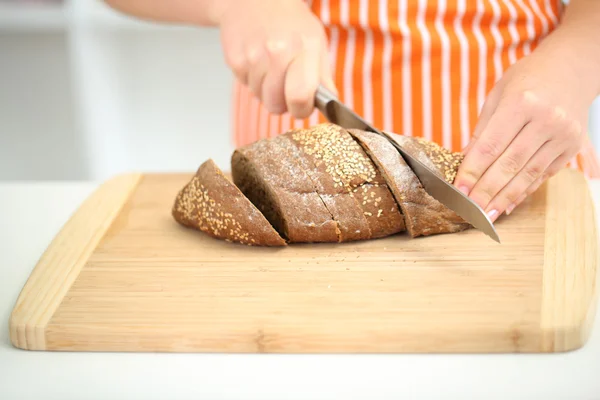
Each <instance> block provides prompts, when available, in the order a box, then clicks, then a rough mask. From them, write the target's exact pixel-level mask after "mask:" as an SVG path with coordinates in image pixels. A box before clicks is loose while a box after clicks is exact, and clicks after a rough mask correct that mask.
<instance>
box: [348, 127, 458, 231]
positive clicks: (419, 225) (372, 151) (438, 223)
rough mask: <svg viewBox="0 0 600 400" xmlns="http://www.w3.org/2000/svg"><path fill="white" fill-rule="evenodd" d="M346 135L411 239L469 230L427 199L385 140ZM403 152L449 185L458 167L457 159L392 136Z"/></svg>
mask: <svg viewBox="0 0 600 400" xmlns="http://www.w3.org/2000/svg"><path fill="white" fill-rule="evenodd" d="M350 134H351V135H352V136H353V137H354V138H355V139H356V140H357V141H358V142H359V143H360V144H361V146H362V147H363V148H364V149H365V151H366V152H367V153H368V154H369V156H370V157H371V159H372V160H373V162H374V163H375V164H376V165H377V168H378V169H379V171H380V172H381V173H382V174H383V176H384V178H385V180H386V182H387V183H388V186H389V187H390V188H391V190H392V192H393V194H394V197H395V198H396V201H397V202H398V204H400V207H401V209H402V213H403V214H404V221H405V223H406V228H407V229H408V232H409V233H410V235H411V237H413V238H414V237H418V236H427V235H433V234H440V233H453V232H459V231H462V230H465V229H468V228H469V227H470V225H469V224H467V223H466V222H465V221H464V220H463V219H462V218H460V217H459V216H458V215H457V214H456V213H455V212H454V211H452V210H450V209H449V208H447V207H446V206H444V205H442V204H441V203H440V202H438V201H437V200H435V199H434V198H433V197H431V196H430V195H429V194H428V193H427V192H426V191H425V189H424V188H423V186H422V185H421V182H420V181H419V179H418V178H417V176H416V175H415V174H414V172H413V171H412V169H411V168H410V167H409V166H408V164H406V162H405V161H404V159H403V158H402V156H401V155H400V153H399V152H398V151H397V150H396V149H395V148H394V146H392V144H391V143H389V142H388V141H387V140H386V139H385V138H383V137H381V136H379V135H377V134H375V133H371V132H364V131H359V130H351V131H350ZM393 138H394V139H395V140H398V142H399V143H400V144H401V145H403V148H406V151H407V152H410V154H411V155H413V156H415V157H417V158H418V159H419V160H420V161H422V162H424V163H426V164H427V165H428V166H430V167H431V168H432V169H434V170H435V171H436V172H438V173H439V174H440V176H443V177H444V178H446V180H447V181H448V182H450V183H452V181H453V180H454V177H455V176H456V170H457V169H458V166H459V165H460V161H461V158H460V156H459V155H456V154H452V153H450V152H449V151H448V150H446V149H443V148H441V147H439V146H437V147H435V146H434V144H432V143H431V142H427V141H423V140H416V139H412V138H410V139H405V137H403V136H399V135H393Z"/></svg>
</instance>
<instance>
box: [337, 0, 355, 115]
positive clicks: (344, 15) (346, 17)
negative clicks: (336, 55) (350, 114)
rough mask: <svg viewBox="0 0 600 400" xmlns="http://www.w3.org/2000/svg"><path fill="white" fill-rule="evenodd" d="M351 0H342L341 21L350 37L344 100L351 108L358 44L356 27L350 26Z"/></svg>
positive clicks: (345, 67)
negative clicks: (355, 54)
mask: <svg viewBox="0 0 600 400" xmlns="http://www.w3.org/2000/svg"><path fill="white" fill-rule="evenodd" d="M349 1H350V0H342V1H341V2H340V22H341V25H342V26H344V27H348V28H347V29H348V38H347V40H346V57H345V60H344V83H343V85H344V98H343V99H342V101H343V102H344V103H345V104H346V105H347V106H348V107H350V108H353V107H354V93H353V92H354V91H353V90H352V89H353V87H352V72H353V71H354V51H355V46H356V29H355V28H354V27H350V26H349V25H350V23H349V21H350V9H349V4H348V3H349Z"/></svg>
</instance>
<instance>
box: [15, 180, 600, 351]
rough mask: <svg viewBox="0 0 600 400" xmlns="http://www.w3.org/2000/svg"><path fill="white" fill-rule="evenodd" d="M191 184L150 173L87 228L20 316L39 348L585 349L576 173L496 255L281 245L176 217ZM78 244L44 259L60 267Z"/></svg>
mask: <svg viewBox="0 0 600 400" xmlns="http://www.w3.org/2000/svg"><path fill="white" fill-rule="evenodd" d="M190 177H191V174H190V175H187V174H183V175H171V174H165V175H145V176H144V177H143V179H141V181H140V182H139V184H138V185H137V187H136V189H135V192H134V193H133V194H132V195H131V196H129V197H127V196H123V199H125V198H128V200H127V202H126V204H125V205H124V206H123V207H119V206H115V209H120V211H119V212H118V216H117V217H116V218H114V221H113V222H112V224H111V226H110V229H108V230H106V224H100V223H99V221H98V220H94V221H91V220H90V222H89V225H87V228H90V226H91V225H93V223H97V224H98V225H97V226H98V227H100V228H98V230H100V231H102V232H103V233H102V234H103V237H102V240H100V241H99V242H98V243H97V245H96V246H95V249H94V250H93V251H91V254H89V253H86V255H85V257H84V256H82V257H81V259H82V261H83V267H80V271H79V274H78V275H77V277H76V279H75V280H74V282H72V284H71V282H66V283H67V284H66V285H65V287H63V288H62V289H61V290H62V291H61V292H60V293H59V294H57V295H56V296H54V297H53V298H58V297H61V293H62V294H64V295H63V296H62V297H61V299H60V304H58V307H54V309H55V310H54V312H53V313H52V314H51V317H50V318H49V319H45V320H43V321H41V320H39V319H35V318H30V317H29V316H25V315H24V314H23V311H24V310H25V309H23V307H21V311H20V315H21V317H20V319H19V324H20V326H21V327H22V328H21V329H31V327H32V326H34V325H35V326H37V327H38V332H39V334H40V335H41V336H43V340H44V341H45V348H46V349H47V350H60V351H164V352H243V353H282V352H285V353H432V352H433V353H456V352H463V353H464V352H469V353H499V352H555V351H565V350H569V349H572V348H576V347H578V346H581V345H583V344H584V343H585V339H586V335H587V330H588V329H589V324H590V323H591V321H592V320H593V317H594V311H593V305H594V304H595V299H594V295H595V293H596V284H595V277H596V272H595V271H596V266H597V254H596V253H597V250H596V248H595V247H594V245H593V243H596V231H595V225H593V224H594V219H593V204H592V203H591V200H590V197H589V193H588V192H587V184H586V182H585V180H584V178H583V177H582V176H581V175H579V174H578V173H575V174H573V173H572V172H570V171H565V172H561V173H560V174H559V175H557V176H556V177H555V178H553V179H552V180H551V181H550V183H548V184H546V185H544V186H543V187H542V188H541V189H540V190H539V191H538V192H537V193H535V194H534V195H533V196H532V197H530V198H529V199H528V200H526V201H525V202H524V203H523V204H522V205H521V206H520V207H519V208H518V209H517V210H516V211H515V212H514V213H513V214H511V216H510V217H502V218H501V219H500V220H499V221H498V222H497V230H498V233H499V235H500V237H501V239H502V244H501V245H499V244H497V243H495V242H494V241H492V240H490V239H489V238H488V237H487V236H485V235H484V234H482V233H480V232H478V231H475V230H470V231H466V232H461V233H457V234H450V235H438V236H432V237H424V238H417V239H410V238H409V237H408V235H406V234H405V233H404V234H400V235H396V236H393V237H390V238H385V239H379V240H372V241H363V242H354V243H344V244H314V245H293V246H288V247H287V248H283V249H282V248H277V249H275V248H251V247H246V246H242V245H237V244H231V243H226V242H222V241H218V240H215V239H212V238H210V237H208V236H206V235H203V234H202V233H200V232H198V231H194V230H191V229H187V228H184V227H182V226H180V225H178V224H177V223H175V221H174V220H173V218H172V217H171V215H170V210H171V206H172V203H173V200H174V198H175V195H176V193H177V191H178V190H179V189H180V188H181V187H182V186H183V185H184V184H185V183H186V182H187V181H188V180H189V179H190ZM101 191H102V190H101ZM565 208H566V209H568V212H565ZM83 210H84V208H82V211H80V212H83ZM87 212H89V208H88V209H87ZM111 215H112V214H111ZM580 239H582V240H584V243H583V245H582V244H581V242H580ZM81 243H83V242H81ZM81 243H80V242H79V241H73V242H72V243H71V245H70V246H68V247H52V246H51V247H50V248H49V254H47V255H45V257H52V260H54V261H53V262H54V263H55V264H56V263H60V258H58V257H62V256H63V253H65V252H67V250H68V251H69V252H71V251H79V250H76V249H74V248H73V247H78V246H79V245H80V244H81ZM86 243H87V242H86ZM50 268H52V269H61V268H63V267H62V266H61V267H58V266H56V265H52V263H50V262H45V263H40V265H38V266H37V267H36V271H35V272H34V274H38V275H39V274H42V273H44V274H45V272H43V271H42V270H45V269H50ZM38 269H41V270H40V271H38ZM33 277H34V275H32V279H33ZM34 281H39V278H36V279H35V280H34ZM28 285H30V283H28ZM34 288H35V287H34ZM30 289H31V288H30ZM32 293H35V291H32V290H29V291H28V293H26V294H25V298H26V299H28V298H29V297H32ZM57 293H58V291H57ZM23 301H25V300H21V302H23ZM31 309H33V308H32V307H28V308H27V310H31ZM45 315H48V313H46V314H45ZM40 321H41V322H40ZM33 322H35V324H34V325H32V323H33ZM14 332H15V335H13V337H18V335H16V330H15V331H14ZM565 332H566V333H565ZM40 341H41V339H40ZM13 343H14V344H15V345H16V346H17V347H22V348H29V344H30V343H29V342H24V341H21V340H13Z"/></svg>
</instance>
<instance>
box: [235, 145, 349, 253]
mask: <svg viewBox="0 0 600 400" xmlns="http://www.w3.org/2000/svg"><path fill="white" fill-rule="evenodd" d="M231 171H232V177H233V181H234V182H235V184H236V185H237V186H238V187H239V188H240V190H241V191H242V192H243V193H244V194H245V195H246V196H247V197H248V199H250V201H251V202H252V203H253V204H254V205H255V206H256V207H257V208H258V209H259V210H260V211H261V212H262V213H263V214H264V215H265V217H266V218H267V220H268V221H269V222H270V223H271V224H272V225H273V226H274V227H275V229H276V230H277V231H278V232H279V233H280V234H281V235H282V236H283V237H285V238H286V239H287V240H288V241H289V242H290V243H307V242H337V241H338V240H339V231H338V226H337V224H336V222H335V221H334V220H333V218H332V215H331V213H330V212H329V210H328V209H327V207H326V206H325V204H323V201H322V200H321V197H320V196H319V195H318V194H317V192H316V190H315V187H314V185H313V183H312V181H311V179H310V178H309V177H308V176H307V175H306V173H305V172H304V171H303V169H302V168H301V167H300V165H299V164H298V161H297V159H296V157H294V156H293V154H290V150H289V149H288V148H286V145H285V144H284V143H283V142H282V141H280V140H272V139H263V140H260V141H258V142H255V143H252V144H250V145H248V146H245V147H242V148H239V149H237V150H236V151H235V152H234V153H233V156H232V158H231Z"/></svg>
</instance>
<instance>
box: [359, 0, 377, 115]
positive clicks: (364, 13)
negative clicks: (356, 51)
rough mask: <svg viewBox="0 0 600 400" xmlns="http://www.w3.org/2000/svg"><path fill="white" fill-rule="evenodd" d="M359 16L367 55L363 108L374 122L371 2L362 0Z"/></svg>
mask: <svg viewBox="0 0 600 400" xmlns="http://www.w3.org/2000/svg"><path fill="white" fill-rule="evenodd" d="M358 15H359V20H360V26H361V27H362V29H363V30H364V32H365V54H364V57H363V80H362V89H363V90H362V92H363V107H364V111H363V113H364V118H365V119H366V120H367V121H368V122H373V75H372V69H373V47H374V45H373V32H372V31H371V29H370V27H369V0H360V3H359V9H358Z"/></svg>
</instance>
